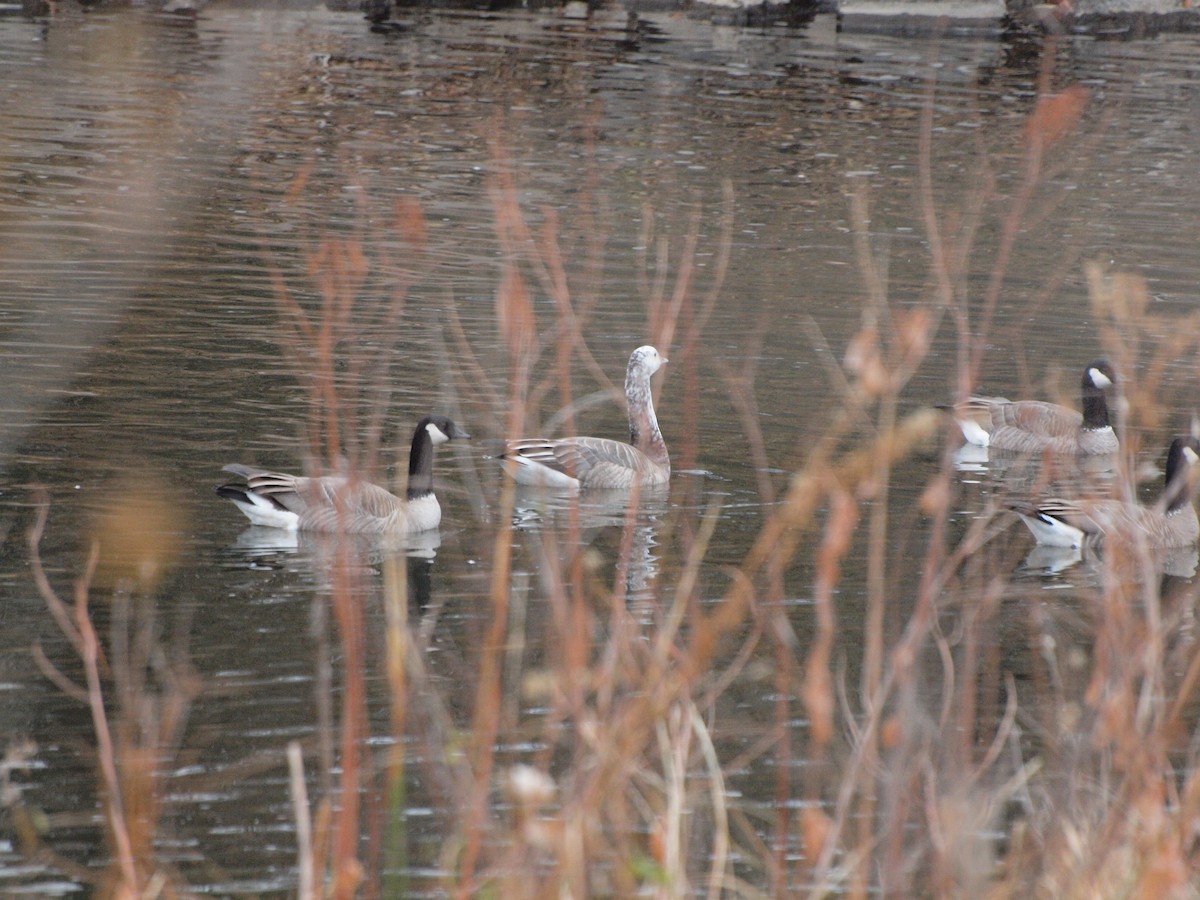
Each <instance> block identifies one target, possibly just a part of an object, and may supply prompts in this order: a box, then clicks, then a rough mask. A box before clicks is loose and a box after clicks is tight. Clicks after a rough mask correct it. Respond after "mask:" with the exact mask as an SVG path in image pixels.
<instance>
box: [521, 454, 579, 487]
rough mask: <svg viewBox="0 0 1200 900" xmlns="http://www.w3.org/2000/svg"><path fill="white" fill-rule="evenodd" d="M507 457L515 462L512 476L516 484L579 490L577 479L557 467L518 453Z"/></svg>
mask: <svg viewBox="0 0 1200 900" xmlns="http://www.w3.org/2000/svg"><path fill="white" fill-rule="evenodd" d="M507 458H508V459H511V460H513V461H514V462H516V464H517V465H516V468H515V470H514V471H513V478H515V479H516V482H517V484H524V485H528V486H530V487H543V488H556V489H558V490H569V491H577V490H579V479H577V478H573V477H571V476H570V475H568V474H567V473H566V472H560V471H558V470H557V469H552V468H550V467H549V466H544V465H542V464H541V463H540V462H536V461H534V460H532V459H529V458H528V457H526V456H522V455H521V454H519V453H517V454H514V455H513V456H510V457H507Z"/></svg>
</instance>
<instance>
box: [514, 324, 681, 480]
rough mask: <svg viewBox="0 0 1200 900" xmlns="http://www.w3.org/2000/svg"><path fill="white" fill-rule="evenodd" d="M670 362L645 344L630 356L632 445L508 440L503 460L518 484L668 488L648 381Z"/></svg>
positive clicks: (581, 440)
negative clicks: (510, 468) (511, 462)
mask: <svg viewBox="0 0 1200 900" xmlns="http://www.w3.org/2000/svg"><path fill="white" fill-rule="evenodd" d="M666 361H667V360H666V359H665V358H664V357H663V356H661V355H659V352H658V351H657V350H656V349H655V348H653V347H651V346H650V345H648V344H647V345H645V346H642V347H638V348H637V349H636V350H634V351H633V353H632V354H631V355H630V357H629V368H628V369H626V371H625V400H626V403H627V404H628V406H629V443H628V444H624V443H622V442H620V441H614V440H610V439H608V438H597V437H564V438H557V439H552V440H548V439H545V438H528V439H525V440H517V441H510V442H509V443H508V446H507V448H506V449H505V451H504V453H503V454H502V455H501V457H500V458H501V459H511V460H513V461H515V463H516V465H515V466H513V467H512V471H513V477H514V478H516V480H517V482H518V483H519V484H530V485H541V486H543V487H552V488H560V489H562V488H565V489H568V490H578V489H579V488H581V487H582V488H629V487H632V486H633V485H635V484H642V485H655V484H666V483H667V482H668V481H669V480H670V478H671V459H670V457H669V456H668V455H667V445H666V443H665V442H664V441H663V437H662V432H660V431H659V430H658V418H657V417H656V416H655V415H654V401H653V400H652V399H651V397H650V376H652V375H653V374H654V373H655V372H657V371H658V369H659V367H660V366H661V365H662V364H663V363H665V362H666Z"/></svg>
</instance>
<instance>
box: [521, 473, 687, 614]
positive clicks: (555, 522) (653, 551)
mask: <svg viewBox="0 0 1200 900" xmlns="http://www.w3.org/2000/svg"><path fill="white" fill-rule="evenodd" d="M668 495H669V486H668V485H666V484H659V485H649V486H634V487H632V488H625V489H619V490H592V491H588V492H586V493H583V494H579V493H575V492H571V491H557V492H556V491H550V490H546V489H543V488H535V487H525V486H521V487H518V489H517V493H516V502H515V504H514V507H513V526H514V528H516V529H517V530H519V531H522V532H525V533H528V534H529V535H530V536H547V537H550V536H553V537H556V538H557V539H558V540H557V543H556V542H555V541H553V540H532V541H530V542H529V543H530V546H531V548H532V550H531V552H532V553H534V554H535V558H536V559H537V561H538V565H537V571H538V572H541V573H545V572H548V571H559V570H560V568H561V566H560V562H561V561H560V560H552V559H550V558H549V554H550V553H551V551H552V549H553V548H554V547H555V546H558V547H561V548H565V549H566V551H567V552H568V553H571V552H575V550H576V549H577V548H582V547H587V548H591V549H593V550H596V551H597V552H600V553H603V552H605V551H604V550H602V549H601V547H600V545H601V544H603V543H611V541H609V540H608V537H609V536H610V535H615V536H616V538H615V540H616V544H617V549H616V555H617V557H618V558H617V559H616V560H615V562H616V563H617V565H618V567H619V566H620V565H621V564H622V563H624V566H625V577H624V587H625V594H626V598H627V599H629V600H634V601H647V600H649V599H650V598H651V595H652V592H653V586H654V583H655V580H656V579H657V576H658V570H659V561H658V557H657V547H658V532H659V529H660V528H661V527H662V521H663V518H664V517H665V515H666V512H667V498H668ZM574 528H578V541H577V543H575V544H574V546H572V545H571V544H570V543H568V539H569V538H570V537H571V535H572V529H574ZM625 528H630V529H631V530H630V533H629V540H628V544H627V547H628V551H627V555H626V556H625V557H624V558H623V560H622V558H621V553H622V545H623V544H624V536H625V532H624V529H625ZM597 562H598V560H597ZM547 587H548V588H549V587H550V586H547Z"/></svg>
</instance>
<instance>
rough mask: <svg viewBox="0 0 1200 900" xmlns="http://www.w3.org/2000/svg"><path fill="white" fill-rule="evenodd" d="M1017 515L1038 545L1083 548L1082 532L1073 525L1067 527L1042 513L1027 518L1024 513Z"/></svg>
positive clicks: (1064, 523)
mask: <svg viewBox="0 0 1200 900" xmlns="http://www.w3.org/2000/svg"><path fill="white" fill-rule="evenodd" d="M1017 515H1019V516H1020V517H1021V521H1022V522H1024V523H1025V525H1026V527H1027V528H1028V529H1029V530H1030V531H1031V532H1033V539H1034V540H1035V541H1037V542H1038V543H1039V544H1045V545H1047V546H1050V547H1071V548H1079V547H1082V546H1083V531H1082V530H1081V529H1079V528H1076V527H1075V526H1074V525H1068V524H1067V523H1066V522H1064V521H1062V520H1061V519H1056V518H1054V517H1053V516H1048V515H1046V514H1044V513H1038V515H1036V516H1027V515H1025V514H1024V513H1017Z"/></svg>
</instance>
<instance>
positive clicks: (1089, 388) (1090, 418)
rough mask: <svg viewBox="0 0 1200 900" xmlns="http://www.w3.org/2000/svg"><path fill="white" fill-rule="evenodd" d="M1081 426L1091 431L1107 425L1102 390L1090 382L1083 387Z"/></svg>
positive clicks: (1106, 410) (1106, 409)
mask: <svg viewBox="0 0 1200 900" xmlns="http://www.w3.org/2000/svg"><path fill="white" fill-rule="evenodd" d="M1083 427H1084V428H1087V429H1090V430H1093V431H1096V430H1099V429H1101V428H1108V427H1109V422H1108V401H1107V400H1106V399H1105V397H1104V391H1102V390H1100V388H1098V387H1094V386H1093V385H1090V384H1088V385H1084V388H1083Z"/></svg>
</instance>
